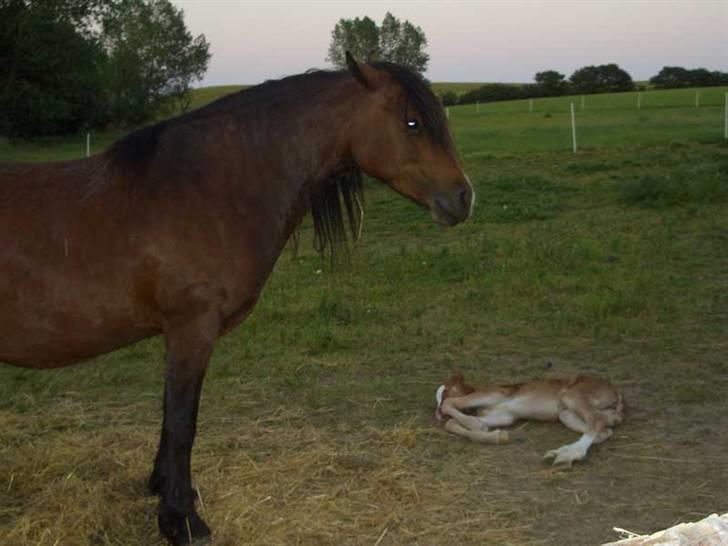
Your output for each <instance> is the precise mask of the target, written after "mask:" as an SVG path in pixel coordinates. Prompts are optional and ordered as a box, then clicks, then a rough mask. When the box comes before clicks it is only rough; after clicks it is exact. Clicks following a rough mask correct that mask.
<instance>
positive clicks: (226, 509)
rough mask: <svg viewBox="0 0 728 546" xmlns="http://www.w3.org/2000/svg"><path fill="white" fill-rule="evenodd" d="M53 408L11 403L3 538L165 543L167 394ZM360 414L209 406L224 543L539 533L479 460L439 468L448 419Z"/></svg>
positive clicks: (209, 480)
mask: <svg viewBox="0 0 728 546" xmlns="http://www.w3.org/2000/svg"><path fill="white" fill-rule="evenodd" d="M55 409H56V411H54V412H53V414H52V415H41V416H38V415H30V414H11V413H7V412H3V413H0V431H2V432H0V440H2V442H0V456H1V457H2V460H3V464H2V467H1V468H0V544H3V545H8V546H10V545H13V546H23V545H30V544H32V545H48V546H61V545H72V546H82V545H84V544H93V545H103V544H125V545H130V546H131V545H135V544H140V545H142V544H143V545H149V544H162V542H161V541H160V539H159V535H158V533H157V530H156V515H155V509H156V503H157V501H156V499H155V498H152V497H148V496H145V480H146V477H147V475H148V473H149V471H150V467H151V462H152V459H153V456H154V449H155V447H156V442H157V434H158V428H157V427H158V424H157V418H158V409H157V408H156V403H152V402H150V403H149V404H146V403H144V404H138V405H137V406H135V407H133V408H130V407H128V406H126V407H124V408H114V407H111V406H109V407H100V406H96V407H95V408H94V412H93V418H92V419H91V420H89V419H90V418H89V417H87V416H84V414H83V411H79V408H78V407H75V408H74V407H73V406H72V405H71V406H69V407H64V405H62V404H61V405H60V406H58V407H56V408H55ZM64 411H67V412H68V413H67V414H65V415H64ZM79 415H81V417H79ZM135 417H136V418H137V422H134V418H135ZM350 427H351V425H347V424H341V425H335V426H333V427H331V426H329V427H317V426H315V425H313V424H312V423H310V422H308V421H306V420H305V419H304V417H303V416H302V415H299V414H295V413H293V412H290V411H288V410H283V409H279V410H276V411H271V412H269V413H267V414H264V415H262V416H261V417H259V418H258V419H256V420H252V421H246V420H245V419H243V418H242V417H234V418H230V417H226V416H224V415H214V412H213V416H212V417H210V416H209V413H208V417H207V418H206V419H205V420H204V421H203V422H201V424H200V429H199V430H200V434H199V436H198V442H197V445H196V447H195V452H194V461H193V465H194V477H195V482H196V486H197V487H198V488H199V491H200V495H201V499H202V501H201V503H200V504H199V506H198V507H199V510H200V512H201V513H202V514H203V517H204V518H205V519H206V520H207V521H208V523H209V524H210V526H211V527H212V529H213V531H214V533H215V541H214V544H216V545H229V546H233V545H235V546H238V545H240V544H266V545H294V544H302V545H303V544H306V545H310V544H317V545H318V544H320V545H326V544H337V545H341V544H352V545H353V544H367V545H382V546H383V545H387V544H418V545H423V546H424V545H442V544H462V545H468V544H473V545H476V544H478V545H481V544H501V545H504V546H506V545H509V544H524V543H526V542H528V541H527V540H526V539H525V536H524V533H527V531H528V529H527V528H526V527H524V526H523V525H522V524H519V523H518V522H517V521H516V518H515V517H513V515H512V514H509V513H508V512H505V511H499V509H498V506H497V505H496V504H495V503H492V502H486V501H484V500H483V498H484V497H483V496H482V494H483V493H485V492H483V491H479V490H477V489H474V488H473V487H472V486H471V485H470V484H471V482H472V478H470V476H469V475H467V474H470V473H472V469H471V468H463V469H462V471H461V472H462V473H463V474H462V475H455V474H453V471H452V470H451V469H450V470H448V473H447V475H444V476H442V477H441V478H438V477H437V472H438V465H441V464H442V461H439V460H438V459H437V457H430V456H429V455H428V450H427V446H428V444H433V443H434V444H437V443H440V442H445V441H447V439H446V438H445V437H444V436H443V435H441V434H439V433H438V432H437V431H433V429H431V428H429V427H423V428H418V427H417V426H416V425H415V424H414V423H413V422H409V423H404V424H400V425H399V426H394V427H392V428H388V429H374V428H364V429H354V428H350ZM480 456H481V457H482V454H481V455H480ZM482 463H483V464H488V462H487V461H482ZM485 494H487V493H485Z"/></svg>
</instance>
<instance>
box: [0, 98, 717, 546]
mask: <svg viewBox="0 0 728 546" xmlns="http://www.w3.org/2000/svg"><path fill="white" fill-rule="evenodd" d="M714 92H715V97H717V98H715V100H714V99H713V98H710V97H711V96H712V93H713V91H710V93H709V92H708V91H705V94H704V96H702V95H701V96H702V99H701V100H705V103H704V104H707V106H701V107H700V108H695V107H694V106H693V104H692V103H690V102H689V100H688V99H689V98H690V93H689V92H688V91H685V92H680V93H685V96H682V95H680V94H679V92H677V91H676V92H664V93H672V94H673V95H672V98H668V97H667V96H666V95H665V96H659V97H658V95H657V93H658V92H655V93H654V96H653V93H646V94H645V95H644V96H643V99H642V100H643V102H642V106H643V109H641V110H639V111H637V110H636V109H634V108H632V107H631V105H632V104H633V103H632V102H630V101H632V99H634V98H635V97H634V96H632V97H631V98H630V96H629V95H618V96H612V97H607V96H604V97H599V96H593V97H592V96H589V97H587V98H586V104H585V106H586V108H585V109H584V111H583V112H582V111H580V110H579V109H578V108H577V123H578V131H579V138H580V145H581V150H580V151H579V153H577V154H573V153H571V151H570V147H571V140H570V138H571V136H570V128H569V118H568V103H569V102H570V100H575V101H576V103H577V105H579V103H578V101H579V99H578V98H576V99H568V98H562V99H558V100H553V101H549V102H546V101H544V102H542V101H535V107H536V108H535V111H534V112H533V113H529V112H528V111H527V108H528V104H527V101H526V102H525V103H524V102H520V103H519V102H514V103H499V104H493V105H485V107H484V111H481V113H480V114H477V113H476V112H475V110H474V106H463V107H456V108H451V109H450V116H451V118H450V119H451V123H452V126H453V129H454V132H455V135H456V140H457V144H458V147H459V149H460V151H461V154H462V157H463V161H464V164H465V167H466V170H467V171H468V173H469V174H470V177H471V179H472V180H473V183H474V185H475V187H476V191H477V193H478V201H477V206H476V209H475V212H474V216H473V218H472V219H471V220H470V221H469V222H467V223H465V224H463V225H462V226H460V227H458V228H455V229H451V230H447V229H443V228H440V227H438V226H435V225H433V224H432V223H431V222H430V220H429V215H428V214H426V213H425V212H423V211H422V210H420V209H419V208H417V207H415V206H414V205H412V204H410V203H408V202H406V201H404V200H403V199H401V198H400V197H398V196H396V195H394V194H393V193H392V192H390V191H389V190H387V189H386V188H384V187H382V186H381V185H380V184H378V183H376V182H369V183H368V193H367V199H368V202H367V215H366V222H365V226H364V238H363V241H362V242H361V244H360V245H359V246H358V247H357V248H356V249H355V251H354V253H353V255H352V259H351V263H349V264H346V265H341V266H339V267H337V268H336V269H335V270H334V271H332V270H330V268H328V267H327V265H326V264H325V263H322V261H321V260H320V258H319V257H318V256H316V255H315V254H314V253H313V252H312V250H311V249H310V245H308V244H307V243H308V241H310V238H311V237H310V235H311V234H310V231H309V230H308V229H307V228H304V233H303V234H302V244H301V247H300V249H299V253H298V254H297V255H296V256H294V255H293V254H292V253H284V255H283V256H282V257H281V259H280V261H279V263H278V265H277V267H276V270H275V272H274V274H273V276H272V278H271V280H270V282H269V284H268V285H267V287H266V289H265V291H264V293H263V297H262V298H261V301H260V303H259V305H258V307H257V309H256V311H255V312H254V313H253V315H252V316H251V317H250V319H248V321H247V322H245V323H244V324H243V325H242V326H241V327H240V328H238V329H237V330H235V331H234V332H233V333H231V334H230V335H228V336H227V337H225V338H224V339H222V340H221V341H220V343H219V344H218V346H217V349H216V352H215V354H214V356H213V361H212V364H211V367H210V371H209V374H208V378H207V381H206V384H205V389H204V392H203V398H202V405H201V412H200V425H199V434H198V437H197V444H196V447H195V450H194V454H193V456H194V461H193V467H194V476H195V478H196V486H197V487H198V488H199V490H200V493H201V495H202V497H203V499H204V508H203V509H202V512H203V513H205V514H206V518H207V520H208V523H210V524H211V526H212V528H213V530H214V531H215V536H216V540H215V544H221V545H231V546H232V545H237V544H260V545H263V544H280V545H290V544H301V545H310V544H345V545H355V544H356V545H358V544H380V545H382V546H384V545H397V544H417V545H433V546H435V545H444V544H462V545H544V546H553V545H564V546H570V545H573V546H586V545H596V544H601V543H602V542H606V541H607V540H614V539H616V538H617V536H616V534H615V533H614V532H613V531H612V527H614V526H618V527H623V528H627V529H630V530H633V531H637V532H652V531H655V530H657V529H660V528H664V527H668V526H671V525H674V524H676V523H678V522H680V521H692V520H697V519H700V518H702V517H704V516H705V515H707V514H710V513H713V512H721V513H722V512H725V511H726V510H728V497H727V496H726V493H725V484H726V483H728V436H727V435H726V434H724V431H725V430H726V427H727V426H728V414H726V411H725V410H726V405H725V393H726V388H727V387H728V360H727V359H726V354H728V311H727V310H728V145H726V142H725V141H723V140H722V129H723V125H722V123H723V118H722V102H721V101H722V99H721V97H722V96H724V94H725V92H726V90H725V89H716V90H714ZM693 97H694V92H693ZM658 99H659V100H658ZM683 99H685V100H686V101H687V104H685V105H683V106H682V107H681V106H679V104H672V102H674V101H678V100H683ZM635 100H636V99H635ZM651 100H654V102H651ZM599 101H603V102H599ZM659 101H662V102H661V103H660V102H659ZM599 104H601V105H602V106H601V107H598V106H597V105H599ZM620 105H622V106H620ZM481 106H482V105H481ZM524 107H525V108H524ZM112 136H113V135H107V136H105V137H104V138H102V139H99V140H100V141H105V140H104V139H106V140H109V139H111V138H112ZM82 154H83V144H81V145H80V146H78V145H77V143H76V142H70V141H63V142H59V141H55V142H51V143H48V142H46V143H44V144H43V145H37V144H34V145H31V144H26V145H13V146H11V145H4V146H2V147H0V158H2V159H3V160H9V159H14V158H18V159H23V160H40V159H48V158H54V159H63V158H70V157H78V156H80V155H82ZM162 353H163V348H162V343H161V340H159V339H152V340H149V341H146V342H143V343H139V344H137V345H134V346H132V347H130V348H127V349H125V350H121V351H118V352H115V353H112V354H109V355H106V356H104V357H101V358H99V359H97V360H96V361H94V362H90V363H86V364H83V365H80V366H76V367H72V368H68V369H63V370H57V371H44V372H33V371H27V370H20V369H15V368H11V367H0V457H1V459H0V460H2V462H3V464H2V465H0V544H2V545H7V546H23V545H31V544H32V545H36V544H41V545H48V546H55V545H58V546H60V545H72V546H76V545H107V544H108V545H111V544H113V545H122V544H123V545H147V544H161V541H160V540H159V538H158V535H157V531H156V520H155V512H154V511H155V506H156V501H155V500H154V499H152V498H149V497H145V496H144V482H145V479H146V477H147V474H148V472H149V471H150V469H151V463H152V459H153V457H154V450H155V447H156V442H157V435H158V429H159V422H160V417H161V411H160V408H161V392H162ZM453 368H459V369H462V370H463V371H464V372H465V374H466V377H471V378H472V380H473V381H474V382H485V381H523V380H528V379H532V378H537V377H543V376H545V375H546V376H549V375H564V374H571V373H596V374H601V375H604V376H607V377H609V378H611V379H612V380H613V381H614V382H616V383H617V384H619V385H620V386H621V387H622V388H623V390H624V391H625V395H626V399H627V403H628V406H629V414H628V418H627V421H626V422H625V423H624V424H623V425H622V426H621V427H620V428H618V429H617V430H616V433H615V435H614V437H613V438H612V439H610V440H609V441H608V442H606V443H605V444H603V445H600V446H596V447H595V448H593V450H592V451H591V452H590V455H589V458H588V460H587V461H586V462H584V463H583V464H578V465H576V466H575V467H573V468H572V469H563V468H553V467H551V466H548V465H546V464H545V463H543V462H542V461H541V456H542V454H543V453H544V452H545V451H547V450H549V449H552V448H555V447H558V446H560V445H563V444H564V443H567V442H570V441H572V439H574V438H575V435H574V434H573V433H570V432H568V431H567V430H565V429H564V428H563V427H560V426H557V425H552V424H528V425H526V426H525V427H524V428H521V429H518V430H517V432H516V433H515V434H514V436H516V439H515V440H514V441H513V442H511V443H509V444H506V445H503V446H484V445H476V444H473V443H468V442H467V441H463V440H460V439H454V438H451V437H449V436H447V435H446V434H445V433H443V432H441V431H439V430H438V429H437V428H436V427H435V426H434V422H433V419H432V409H433V395H434V391H435V388H436V387H437V385H439V384H440V383H441V382H442V381H443V380H444V379H445V378H446V377H447V376H448V375H449V373H450V371H451V370H452V369H453Z"/></svg>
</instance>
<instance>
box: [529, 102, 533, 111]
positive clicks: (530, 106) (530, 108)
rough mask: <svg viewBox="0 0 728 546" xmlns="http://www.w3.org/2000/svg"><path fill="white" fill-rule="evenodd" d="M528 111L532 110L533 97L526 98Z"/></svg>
mask: <svg viewBox="0 0 728 546" xmlns="http://www.w3.org/2000/svg"><path fill="white" fill-rule="evenodd" d="M528 111H529V112H533V99H528Z"/></svg>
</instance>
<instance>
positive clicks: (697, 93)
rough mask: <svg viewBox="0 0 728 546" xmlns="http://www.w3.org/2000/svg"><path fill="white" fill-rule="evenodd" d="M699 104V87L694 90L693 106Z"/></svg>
mask: <svg viewBox="0 0 728 546" xmlns="http://www.w3.org/2000/svg"><path fill="white" fill-rule="evenodd" d="M698 106H700V89H696V90H695V108H697V107H698Z"/></svg>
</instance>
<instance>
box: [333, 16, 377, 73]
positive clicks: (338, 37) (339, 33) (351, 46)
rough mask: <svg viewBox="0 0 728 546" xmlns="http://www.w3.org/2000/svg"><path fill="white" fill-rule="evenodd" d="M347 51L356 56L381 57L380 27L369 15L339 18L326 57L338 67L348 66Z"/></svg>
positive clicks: (360, 57)
mask: <svg viewBox="0 0 728 546" xmlns="http://www.w3.org/2000/svg"><path fill="white" fill-rule="evenodd" d="M346 51H350V52H351V54H352V55H353V56H354V58H356V59H359V60H362V59H363V60H368V59H370V58H371V57H374V58H379V55H380V49H379V27H377V24H376V23H375V22H374V21H372V20H371V19H370V18H369V17H363V18H359V17H357V18H355V19H339V22H338V23H336V26H335V27H334V30H333V31H332V32H331V43H330V45H329V56H328V57H327V58H326V60H328V61H329V62H330V63H331V64H333V65H334V66H335V67H337V68H345V67H346V56H345V54H346Z"/></svg>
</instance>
